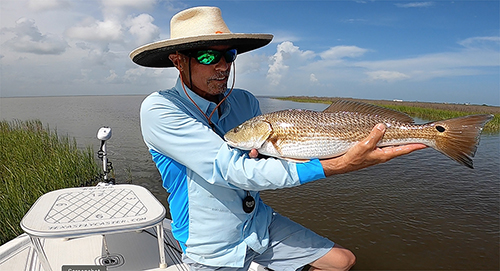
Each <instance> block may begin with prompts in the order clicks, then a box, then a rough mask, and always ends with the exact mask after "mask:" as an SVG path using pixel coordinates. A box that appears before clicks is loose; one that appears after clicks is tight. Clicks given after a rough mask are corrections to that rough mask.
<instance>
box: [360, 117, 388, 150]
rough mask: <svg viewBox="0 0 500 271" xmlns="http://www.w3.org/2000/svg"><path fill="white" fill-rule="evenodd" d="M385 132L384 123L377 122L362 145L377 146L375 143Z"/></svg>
mask: <svg viewBox="0 0 500 271" xmlns="http://www.w3.org/2000/svg"><path fill="white" fill-rule="evenodd" d="M384 133H385V125H384V124H383V123H379V124H377V125H375V127H373V129H372V131H371V132H370V135H369V136H368V137H367V138H366V139H365V141H364V142H363V143H364V145H367V146H370V147H371V148H372V149H373V148H375V146H377V143H378V142H379V141H380V140H381V139H382V138H383V137H384Z"/></svg>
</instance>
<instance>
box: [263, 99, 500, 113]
mask: <svg viewBox="0 0 500 271" xmlns="http://www.w3.org/2000/svg"><path fill="white" fill-rule="evenodd" d="M270 98H272V99H279V100H288V101H296V102H305V103H324V104H329V103H331V102H333V101H335V100H351V101H358V102H364V103H370V104H376V105H389V106H413V107H421V108H430V109H438V110H450V111H461V112H470V113H488V114H500V106H492V105H473V104H455V103H431V102H412V101H401V100H393V101H390V100H368V99H354V98H342V97H311V96H287V97H270Z"/></svg>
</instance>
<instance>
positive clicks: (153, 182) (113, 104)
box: [0, 96, 500, 270]
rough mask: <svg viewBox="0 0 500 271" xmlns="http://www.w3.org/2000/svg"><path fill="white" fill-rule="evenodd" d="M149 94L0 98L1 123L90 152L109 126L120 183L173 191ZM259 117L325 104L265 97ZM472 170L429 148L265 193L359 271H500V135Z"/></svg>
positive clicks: (487, 142)
mask: <svg viewBox="0 0 500 271" xmlns="http://www.w3.org/2000/svg"><path fill="white" fill-rule="evenodd" d="M143 98H144V96H99V97H98V96H82V97H39V98H38V97H37V98H1V99H0V119H4V120H9V121H10V120H13V119H19V120H31V119H40V120H41V121H42V122H43V123H44V124H45V125H49V126H50V128H51V129H57V131H58V133H59V135H68V136H70V137H72V138H73V137H74V138H75V139H76V141H77V143H78V145H79V146H80V147H86V146H93V149H94V151H97V149H98V146H99V142H98V140H97V139H96V138H95V136H96V133H97V130H98V129H99V128H100V127H101V126H105V125H106V126H110V127H112V129H113V136H112V138H111V139H110V140H109V141H108V150H109V151H110V154H109V158H110V160H111V161H112V162H113V166H114V168H115V171H116V179H117V181H118V182H119V183H125V182H132V183H134V184H138V185H143V186H145V187H147V188H148V189H149V190H151V191H152V192H153V194H155V196H156V197H158V199H160V201H162V202H163V203H165V204H166V197H167V193H166V192H165V190H164V189H163V188H162V187H161V181H160V176H159V174H158V172H157V171H156V168H155V166H154V164H153V162H152V161H151V157H150V155H149V153H148V151H147V148H146V146H145V145H144V143H143V142H142V138H141V133H140V126H139V106H140V103H141V101H142V99H143ZM259 100H260V102H261V108H262V111H263V112H270V111H275V110H279V109H285V108H303V109H313V110H322V109H324V108H325V107H326V105H322V104H306V103H295V102H286V101H278V100H273V99H269V98H259ZM474 163H475V169H474V170H470V169H468V168H465V167H463V166H461V165H458V164H457V163H456V162H454V161H451V160H450V159H448V158H447V157H445V156H443V155H442V154H440V153H438V152H436V151H434V150H431V149H426V150H422V151H418V152H416V153H412V154H410V155H408V156H406V157H402V158H397V159H394V160H392V161H389V162H388V163H386V164H383V165H378V166H375V167H371V168H368V169H364V170H361V171H358V172H353V173H349V174H344V175H339V176H333V177H329V178H327V179H325V180H321V181H316V182H312V183H309V184H306V185H303V186H301V187H296V188H290V189H281V190H275V191H265V192H263V193H262V197H263V199H264V201H265V202H266V203H267V204H269V205H270V206H272V207H273V208H275V210H277V211H278V212H280V213H282V214H283V215H286V216H288V217H290V218H291V219H293V220H295V221H297V222H299V223H301V224H303V225H304V226H306V227H309V228H311V229H313V230H314V231H316V232H318V233H319V234H322V235H324V236H327V237H328V238H330V239H332V240H334V241H336V242H338V243H339V244H341V245H342V246H345V247H347V248H349V249H351V250H352V251H353V252H354V253H355V254H356V256H357V259H358V262H357V264H356V266H355V268H354V269H355V270H437V269H441V270H499V250H500V245H499V243H500V224H499V223H500V215H499V213H500V135H499V134H496V135H483V136H482V138H481V144H480V146H479V148H478V151H477V154H476V157H475V159H474Z"/></svg>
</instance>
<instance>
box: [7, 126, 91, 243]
mask: <svg viewBox="0 0 500 271" xmlns="http://www.w3.org/2000/svg"><path fill="white" fill-rule="evenodd" d="M98 175H99V167H98V164H97V162H96V159H95V158H94V156H93V151H92V149H91V148H90V147H88V148H87V149H86V150H80V149H78V148H77V147H76V142H75V140H70V139H69V138H68V137H59V136H58V135H57V133H56V132H52V131H50V130H49V129H48V128H44V127H43V126H42V123H41V122H40V121H38V120H34V121H25V122H23V121H13V122H7V121H2V122H0V209H1V210H2V211H1V212H0V245H1V244H4V243H5V242H7V241H9V240H10V239H12V238H14V237H16V236H17V235H19V234H21V233H23V231H22V229H21V228H20V226H19V223H20V221H21V219H22V218H23V216H24V215H25V213H26V212H27V211H28V210H29V208H30V207H31V205H32V204H33V203H34V202H35V201H36V200H37V199H38V197H40V196H41V195H43V194H45V193H47V192H49V191H53V190H56V189H61V188H66V187H76V186H86V185H93V183H92V180H93V179H94V178H95V177H96V176H98Z"/></svg>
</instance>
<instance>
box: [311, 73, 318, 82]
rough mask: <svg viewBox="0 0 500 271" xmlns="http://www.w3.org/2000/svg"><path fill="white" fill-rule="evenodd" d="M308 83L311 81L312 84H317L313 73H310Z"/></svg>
mask: <svg viewBox="0 0 500 271" xmlns="http://www.w3.org/2000/svg"><path fill="white" fill-rule="evenodd" d="M309 81H311V82H312V83H317V82H318V78H316V75H315V74H314V73H311V75H309Z"/></svg>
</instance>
